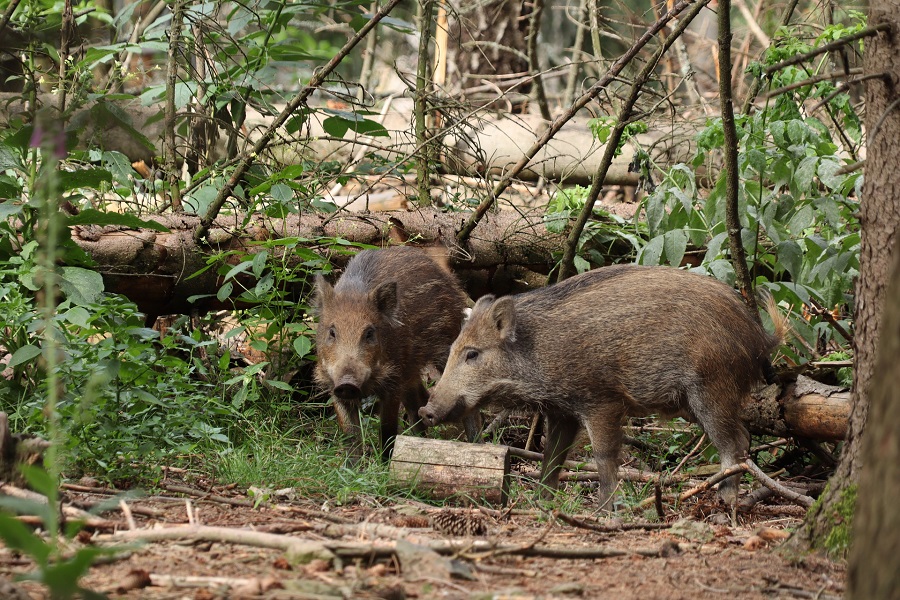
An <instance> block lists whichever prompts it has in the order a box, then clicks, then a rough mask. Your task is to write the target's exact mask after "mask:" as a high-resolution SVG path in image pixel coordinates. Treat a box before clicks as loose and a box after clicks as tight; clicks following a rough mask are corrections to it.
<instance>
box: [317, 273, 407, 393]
mask: <svg viewBox="0 0 900 600" xmlns="http://www.w3.org/2000/svg"><path fill="white" fill-rule="evenodd" d="M314 308H315V309H316V312H317V313H318V315H319V325H318V329H317V332H316V348H317V350H316V351H317V353H318V357H319V362H318V364H317V365H316V380H317V381H318V382H319V383H320V384H321V385H322V386H323V387H326V388H327V389H328V390H329V391H330V392H331V393H333V394H334V395H335V396H336V397H337V398H339V399H341V400H359V399H361V398H365V397H366V396H369V395H371V394H373V393H376V390H374V389H373V386H374V385H375V383H376V382H384V381H385V380H387V379H390V376H391V373H390V372H389V371H390V369H391V367H390V364H391V361H389V360H388V353H389V352H390V345H391V339H392V338H393V337H395V335H396V331H395V328H396V327H397V326H398V325H399V322H398V320H397V317H398V297H397V284H396V282H393V281H390V282H386V283H382V284H381V285H379V286H377V287H375V288H374V289H366V287H365V286H364V285H363V284H362V282H358V281H352V280H347V281H342V282H341V284H339V285H338V286H337V287H332V286H331V284H329V283H328V282H327V281H326V280H325V278H324V277H322V276H321V275H320V276H319V277H317V278H316V297H315V304H314Z"/></svg>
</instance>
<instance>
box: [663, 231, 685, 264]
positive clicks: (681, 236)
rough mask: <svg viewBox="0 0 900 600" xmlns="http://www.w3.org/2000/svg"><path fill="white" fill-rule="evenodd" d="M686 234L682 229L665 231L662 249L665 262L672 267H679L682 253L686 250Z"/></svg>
mask: <svg viewBox="0 0 900 600" xmlns="http://www.w3.org/2000/svg"><path fill="white" fill-rule="evenodd" d="M687 240H688V236H687V233H686V232H685V231H684V230H683V229H673V230H672V231H667V232H666V233H665V235H664V236H663V248H664V249H665V252H666V261H668V263H669V264H670V265H672V266H673V267H679V266H681V260H682V259H683V258H684V252H685V250H687Z"/></svg>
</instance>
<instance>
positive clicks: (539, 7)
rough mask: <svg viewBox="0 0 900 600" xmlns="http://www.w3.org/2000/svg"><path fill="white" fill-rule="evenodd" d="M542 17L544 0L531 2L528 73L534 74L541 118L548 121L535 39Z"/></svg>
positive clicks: (535, 93) (548, 107)
mask: <svg viewBox="0 0 900 600" xmlns="http://www.w3.org/2000/svg"><path fill="white" fill-rule="evenodd" d="M543 15H544V0H532V3H531V18H530V19H529V20H528V38H527V40H526V42H527V44H528V72H529V73H530V74H534V96H535V98H536V99H537V103H538V108H540V110H541V117H543V119H544V120H545V121H549V120H550V119H551V118H552V117H551V116H550V106H549V104H547V92H546V90H544V81H543V79H541V75H540V71H541V65H540V61H539V60H538V50H537V39H538V34H539V33H540V32H541V17H542V16H543Z"/></svg>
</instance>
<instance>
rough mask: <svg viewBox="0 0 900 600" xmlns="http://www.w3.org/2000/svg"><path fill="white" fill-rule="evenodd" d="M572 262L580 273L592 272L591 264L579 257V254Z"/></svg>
mask: <svg viewBox="0 0 900 600" xmlns="http://www.w3.org/2000/svg"><path fill="white" fill-rule="evenodd" d="M572 262H573V263H574V264H575V270H576V271H577V272H578V273H586V272H587V271H590V270H591V263H589V262H588V261H586V260H585V259H584V258H582V257H581V256H579V255H578V254H576V255H575V257H574V258H573V259H572Z"/></svg>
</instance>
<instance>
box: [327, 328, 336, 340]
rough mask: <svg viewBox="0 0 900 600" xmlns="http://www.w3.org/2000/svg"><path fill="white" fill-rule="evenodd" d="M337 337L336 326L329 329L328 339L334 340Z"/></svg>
mask: <svg viewBox="0 0 900 600" xmlns="http://www.w3.org/2000/svg"><path fill="white" fill-rule="evenodd" d="M336 337H337V332H336V331H335V329H334V325H332V326H331V327H329V328H328V339H329V340H333V339H334V338H336Z"/></svg>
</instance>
